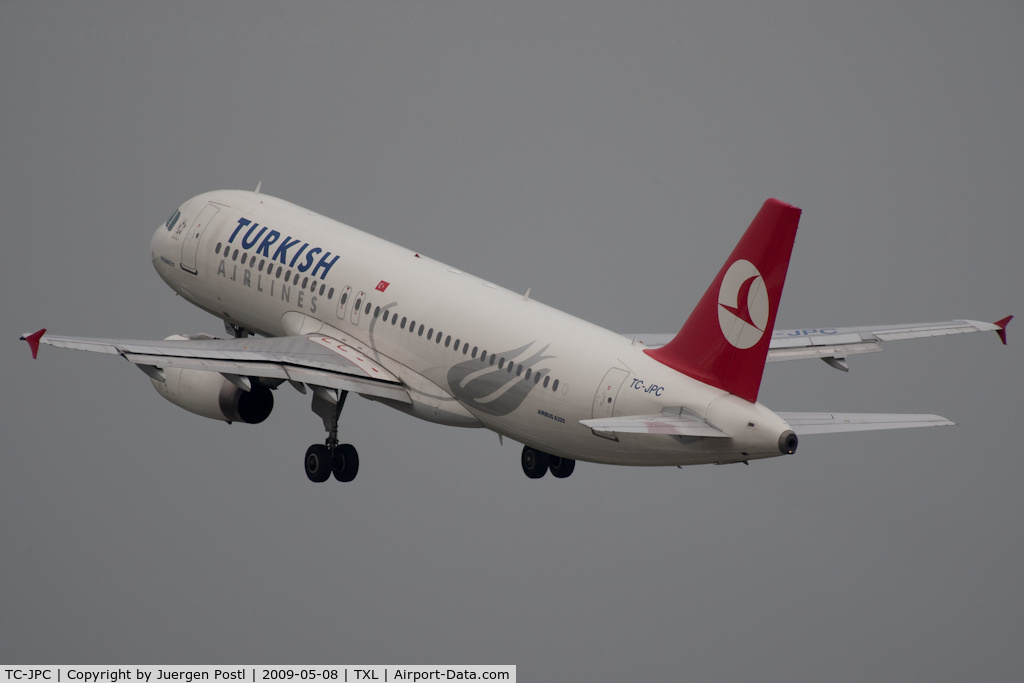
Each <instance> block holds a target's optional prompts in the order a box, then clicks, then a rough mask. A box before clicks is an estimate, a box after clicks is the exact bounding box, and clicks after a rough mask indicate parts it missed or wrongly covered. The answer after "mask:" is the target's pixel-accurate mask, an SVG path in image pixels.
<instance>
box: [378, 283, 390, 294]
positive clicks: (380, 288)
mask: <svg viewBox="0 0 1024 683" xmlns="http://www.w3.org/2000/svg"><path fill="white" fill-rule="evenodd" d="M390 284H391V283H390V282H385V281H384V280H381V281H380V282H378V283H377V291H378V292H383V291H384V290H385V289H387V288H388V285H390Z"/></svg>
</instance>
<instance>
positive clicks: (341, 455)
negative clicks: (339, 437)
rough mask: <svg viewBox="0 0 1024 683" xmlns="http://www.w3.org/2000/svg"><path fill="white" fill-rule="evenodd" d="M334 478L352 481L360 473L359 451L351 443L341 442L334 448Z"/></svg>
mask: <svg viewBox="0 0 1024 683" xmlns="http://www.w3.org/2000/svg"><path fill="white" fill-rule="evenodd" d="M333 469H334V478H335V479H337V480H338V481H352V480H353V479H355V478H356V475H357V474H359V453H357V452H356V449H355V447H354V446H353V445H352V444H350V443H343V444H339V445H338V447H337V448H335V449H334V466H333Z"/></svg>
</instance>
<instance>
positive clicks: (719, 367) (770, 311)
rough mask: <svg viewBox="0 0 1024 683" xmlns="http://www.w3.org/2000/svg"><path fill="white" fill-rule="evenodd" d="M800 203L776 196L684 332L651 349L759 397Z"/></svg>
mask: <svg viewBox="0 0 1024 683" xmlns="http://www.w3.org/2000/svg"><path fill="white" fill-rule="evenodd" d="M799 221H800V209H798V208H796V207H794V206H790V205H789V204H784V203H783V202H780V201H778V200H777V199H769V200H768V201H766V202H765V203H764V205H763V206H762V207H761V210H760V211H759V212H758V214H757V216H756V217H755V218H754V220H753V222H752V223H751V224H750V227H749V228H747V231H746V232H745V233H744V234H743V237H742V238H741V239H740V241H739V244H737V245H736V248H735V249H733V252H732V254H731V255H730V256H729V259H728V260H727V261H726V262H725V265H723V266H722V269H721V270H720V271H719V272H718V276H717V277H716V278H715V279H714V281H713V282H712V283H711V286H710V287H708V290H707V291H706V292H704V296H703V297H702V298H701V300H700V303H698V304H697V307H696V308H695V309H693V313H691V314H690V317H689V318H687V320H686V322H685V323H684V324H683V327H682V329H681V330H679V334H677V335H676V336H675V338H674V339H673V340H672V341H671V342H669V343H668V344H666V345H665V346H663V347H661V348H659V349H649V350H648V351H647V352H646V353H647V354H648V355H650V356H651V357H652V358H654V359H655V360H657V361H658V362H659V363H663V364H665V365H667V366H668V367H670V368H672V369H673V370H678V371H679V372H681V373H683V374H685V375H688V376H690V377H693V378H694V379H696V380H699V381H701V382H704V383H705V384H710V385H711V386H714V387H718V388H719V389H722V390H724V391H728V392H729V393H731V394H735V395H737V396H739V397H740V398H743V399H746V400H747V401H750V402H751V403H753V402H755V401H757V392H758V390H759V389H760V388H761V375H762V374H764V363H765V359H766V358H767V357H768V345H769V344H770V343H771V338H772V330H773V329H774V328H775V314H776V312H777V311H778V308H779V301H780V300H781V299H782V286H783V285H784V284H785V282H786V271H787V270H788V268H789V257H790V255H791V254H792V252H793V242H794V240H795V239H796V229H797V224H798V223H799Z"/></svg>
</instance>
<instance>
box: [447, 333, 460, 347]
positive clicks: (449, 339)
mask: <svg viewBox="0 0 1024 683" xmlns="http://www.w3.org/2000/svg"><path fill="white" fill-rule="evenodd" d="M451 344H452V335H450V334H449V335H448V337H447V338H446V339H445V340H444V348H446V349H447V348H448V347H449V346H451ZM456 346H458V344H456Z"/></svg>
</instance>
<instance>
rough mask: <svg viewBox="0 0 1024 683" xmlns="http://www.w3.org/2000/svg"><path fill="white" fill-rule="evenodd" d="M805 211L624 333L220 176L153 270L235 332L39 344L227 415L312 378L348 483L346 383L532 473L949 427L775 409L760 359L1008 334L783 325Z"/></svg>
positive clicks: (835, 357)
mask: <svg viewBox="0 0 1024 683" xmlns="http://www.w3.org/2000/svg"><path fill="white" fill-rule="evenodd" d="M800 214H801V210H800V209H798V208H796V207H793V206H790V205H788V204H786V203H783V202H781V201H778V200H776V199H769V200H767V201H766V202H764V205H763V206H762V207H761V209H760V211H759V212H758V213H757V215H756V217H755V218H754V220H753V221H752V222H751V224H750V226H749V227H748V228H747V230H746V232H745V233H744V234H743V236H742V237H741V238H740V240H739V242H738V243H737V245H736V247H735V249H734V250H733V251H732V254H731V255H730V256H729V258H728V259H727V260H726V261H725V264H724V265H723V266H722V268H721V270H720V271H719V272H718V275H717V276H716V277H715V279H714V280H713V281H712V282H711V285H710V286H709V287H708V289H707V291H706V292H705V293H704V295H703V297H702V298H701V299H700V301H699V303H698V304H697V306H696V308H695V309H694V310H693V312H692V313H691V314H690V316H689V317H688V318H687V319H686V321H685V322H684V324H683V325H682V327H681V329H680V330H679V332H678V333H676V334H675V335H671V334H668V335H633V336H631V335H622V334H619V333H617V332H613V331H611V330H607V329H604V328H601V327H599V326H597V325H594V324H591V323H588V322H586V321H584V320H581V319H579V318H577V317H574V316H572V315H569V314H568V313H564V312H562V311H559V310H556V309H554V308H552V307H550V306H547V305H545V304H543V303H541V302H539V301H536V300H534V299H532V298H531V297H530V291H529V290H527V292H526V293H525V294H518V293H515V292H512V291H510V290H507V289H504V288H502V287H499V286H498V285H496V284H494V283H492V282H489V281H487V280H485V279H481V278H478V277H474V276H472V275H469V274H468V273H464V272H462V271H461V270H458V269H456V268H453V267H451V266H448V265H445V264H443V263H440V262H438V261H435V260H433V259H430V258H428V257H426V256H424V255H422V254H420V253H418V252H415V251H412V250H409V249H406V248H404V247H401V246H399V245H396V244H393V243H390V242H387V241H385V240H383V239H381V238H379V237H376V236H374V235H370V234H367V233H365V232H361V231H359V230H356V229H355V228H352V227H349V226H347V225H344V224H342V223H339V222H337V221H334V220H332V219H330V218H327V217H325V216H321V215H319V214H316V213H314V212H312V211H309V210H307V209H305V208H302V207H300V206H297V205H295V204H292V203H290V202H287V201H285V200H282V199H278V198H275V197H272V196H269V195H266V194H263V193H261V192H260V186H257V188H256V191H255V192H249V191H242V190H218V191H214V192H208V193H205V194H200V195H198V196H196V197H193V198H192V199H189V200H188V201H186V202H185V203H184V204H182V205H181V206H180V207H179V208H178V209H176V210H175V211H174V212H173V213H172V215H171V216H170V218H168V219H167V221H166V222H165V223H164V224H163V225H160V226H159V227H158V228H157V229H156V232H155V233H154V234H153V237H152V240H151V245H150V246H151V251H152V262H153V266H154V267H155V268H156V271H157V273H158V274H159V275H160V277H161V278H162V279H163V280H164V282H166V283H167V284H168V285H169V286H170V288H171V289H172V290H174V291H175V292H176V293H177V294H178V295H180V296H181V297H183V298H184V299H185V300H186V301H188V302H190V303H192V304H194V305H195V306H198V307H199V308H201V309H203V310H205V311H207V312H209V313H211V314H213V315H214V316H216V317H218V318H220V319H221V320H223V322H224V326H225V330H226V331H227V334H228V335H229V336H228V337H227V338H218V337H215V336H212V335H209V334H186V335H173V336H170V337H168V338H167V339H165V340H159V341H157V340H152V341H147V340H131V339H102V338H88V337H71V336H58V335H49V334H46V330H45V329H42V330H39V331H38V332H35V333H33V334H27V335H24V336H23V337H22V339H24V340H25V341H27V342H28V343H29V346H30V349H31V352H32V356H33V358H35V357H36V355H37V353H38V350H39V345H40V344H48V345H50V346H54V347H61V348H69V349H78V350H83V351H92V352H98V353H106V354H116V355H120V356H122V357H123V358H125V359H126V360H128V361H129V362H130V363H133V364H134V365H136V366H137V367H138V368H139V369H140V370H142V371H143V372H144V373H145V374H146V375H147V376H148V377H149V378H150V380H151V381H152V383H153V386H154V387H155V388H156V390H157V392H159V394H160V395H161V396H163V397H164V398H165V399H167V400H168V401H170V402H171V403H174V404H175V405H177V406H180V407H181V408H184V409H185V410H188V411H190V412H193V413H196V414H198V415H201V416H204V417H207V418H212V419H215V420H223V421H226V422H228V423H232V422H243V423H251V424H255V423H260V422H262V421H264V420H265V419H267V417H268V416H269V415H270V414H271V411H272V410H273V407H274V394H275V393H276V391H275V390H276V389H278V388H280V387H282V385H284V384H285V383H287V384H289V385H290V386H291V387H293V388H294V389H296V390H297V391H298V392H300V393H302V394H306V395H311V404H312V405H311V407H312V410H313V412H314V413H315V414H316V415H317V416H319V417H320V418H321V419H322V420H323V424H324V429H325V430H326V431H327V438H326V440H325V441H324V442H323V443H316V444H313V445H312V446H310V447H309V448H308V449H307V450H306V453H305V456H304V458H303V462H304V467H305V472H306V476H307V477H308V478H309V479H310V480H311V481H314V482H323V481H326V480H327V479H329V478H330V477H331V476H332V475H333V476H334V478H335V479H337V480H338V481H342V482H348V481H352V480H353V479H354V478H355V477H356V474H357V473H358V471H359V454H358V452H357V450H356V449H355V448H354V447H353V446H352V445H351V444H345V443H341V442H340V440H339V438H338V422H339V418H340V415H341V412H342V408H343V406H344V405H345V400H346V397H347V396H348V394H350V393H355V394H359V395H360V396H363V397H365V398H368V399H370V400H373V401H377V402H380V403H383V404H384V405H387V406H390V407H392V408H395V409H397V410H400V411H402V412H405V413H407V414H410V415H414V416H415V417H418V418H421V419H423V420H427V421H429V422H434V423H440V424H444V425H452V426H458V427H476V428H481V427H482V428H487V429H490V430H492V431H494V432H496V433H497V434H498V435H499V438H501V437H508V438H510V439H512V440H514V441H517V442H519V443H522V444H523V449H522V454H521V464H522V469H523V472H524V473H525V474H526V476H527V477H529V478H531V479H539V478H541V477H543V476H544V475H545V474H547V473H548V472H550V473H551V474H552V475H553V476H554V477H555V478H562V479H564V478H566V477H568V476H570V475H571V474H572V473H573V471H574V469H575V466H576V461H579V460H582V461H586V462H594V463H604V464H613V465H633V466H677V467H682V466H686V465H698V464H727V463H738V462H743V463H746V464H749V461H750V460H755V459H761V458H771V457H777V456H781V455H787V454H792V453H795V452H796V450H797V445H798V443H799V436H803V435H808V434H822V433H833V432H848V431H861V430H876V429H900V428H909V427H925V426H943V425H951V424H953V422H951V421H950V420H947V419H946V418H943V417H940V416H938V415H924V414H875V413H831V412H773V411H772V410H770V409H769V408H768V407H766V406H765V405H763V404H761V403H759V402H758V400H757V397H758V392H759V389H760V385H761V378H762V374H763V371H764V367H765V363H766V362H768V361H786V360H795V359H803V358H820V359H822V360H824V361H825V362H826V363H828V364H829V365H831V366H833V367H835V368H837V369H840V370H843V371H846V370H848V365H847V362H846V358H847V357H848V356H850V355H854V354H863V353H869V352H875V351H881V350H882V344H883V343H885V342H889V341H895V340H900V339H911V338H919V337H932V336H941V335H950V334H959V333H970V332H980V331H994V332H996V333H997V334H998V335H999V337H1000V339H1001V341H1002V343H1003V344H1006V326H1007V323H1009V321H1010V320H1011V318H1012V316H1008V317H1005V318H1003V319H1002V320H999V321H997V322H995V323H985V322H980V321H975V320H951V321H945V322H939V323H926V324H909V325H884V326H874V327H846V328H831V327H823V328H807V329H799V330H775V329H774V327H775V319H776V313H777V312H778V308H779V302H780V300H781V296H782V289H783V284H784V282H785V278H786V273H787V270H788V268H789V261H790V256H791V253H792V249H793V245H794V242H795V239H796V231H797V225H798V222H799V218H800Z"/></svg>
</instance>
